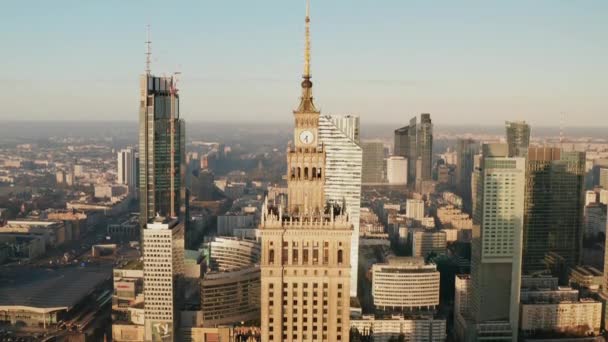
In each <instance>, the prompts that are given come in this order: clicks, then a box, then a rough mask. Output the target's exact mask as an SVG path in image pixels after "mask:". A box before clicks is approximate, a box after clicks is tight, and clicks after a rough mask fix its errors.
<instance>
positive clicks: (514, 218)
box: [468, 144, 526, 340]
mask: <svg viewBox="0 0 608 342" xmlns="http://www.w3.org/2000/svg"><path fill="white" fill-rule="evenodd" d="M508 155H509V149H508V146H507V145H506V144H486V145H483V156H482V158H481V160H480V163H479V164H478V167H477V168H476V170H475V172H474V175H473V192H474V193H475V196H474V197H475V199H476V203H474V205H473V224H474V226H473V241H472V244H471V301H470V309H471V310H470V311H471V312H470V314H471V318H472V321H473V322H474V323H475V324H476V326H477V328H474V327H471V328H470V329H468V330H469V331H481V330H480V329H481V328H480V327H481V326H486V327H491V328H488V329H490V330H492V329H495V328H497V326H496V322H505V323H506V324H507V325H509V326H510V328H511V334H512V336H517V328H518V322H519V297H520V281H521V258H522V240H523V227H522V226H523V203H524V188H525V172H526V166H525V163H526V159H525V158H523V157H508ZM486 323H488V324H489V325H487V324H486ZM503 325H504V324H503ZM501 326H502V325H501ZM500 329H503V328H500ZM476 340H479V336H477V338H476Z"/></svg>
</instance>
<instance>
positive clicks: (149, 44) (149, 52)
mask: <svg viewBox="0 0 608 342" xmlns="http://www.w3.org/2000/svg"><path fill="white" fill-rule="evenodd" d="M146 33H147V34H146V42H145V43H146V74H147V75H150V73H151V70H150V58H151V56H152V41H151V40H150V24H148V25H147V26H146Z"/></svg>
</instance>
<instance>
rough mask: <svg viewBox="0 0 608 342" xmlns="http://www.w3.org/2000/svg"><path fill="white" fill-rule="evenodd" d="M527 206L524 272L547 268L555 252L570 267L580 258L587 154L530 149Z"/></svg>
mask: <svg viewBox="0 0 608 342" xmlns="http://www.w3.org/2000/svg"><path fill="white" fill-rule="evenodd" d="M527 154H528V158H527V163H526V193H525V206H524V241H523V242H524V243H523V265H522V266H523V272H524V273H529V272H533V271H538V270H544V269H545V268H546V267H545V265H544V263H543V261H544V258H545V254H547V253H548V252H555V253H557V254H559V255H560V256H561V257H563V258H564V261H565V263H566V264H567V265H568V266H571V265H577V264H578V263H579V260H580V253H581V244H582V232H583V208H584V205H585V201H584V198H583V196H584V194H583V190H584V176H585V153H583V152H563V151H561V150H560V149H559V148H541V147H534V148H529V149H528V153H527Z"/></svg>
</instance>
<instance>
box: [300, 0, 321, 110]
mask: <svg viewBox="0 0 608 342" xmlns="http://www.w3.org/2000/svg"><path fill="white" fill-rule="evenodd" d="M304 23H305V24H306V30H305V43H304V74H303V75H302V78H303V79H304V80H303V81H302V98H301V99H300V106H298V109H297V110H296V112H298V113H316V112H317V109H316V108H315V105H314V103H313V101H312V82H311V81H310V78H311V74H310V0H306V18H305V19H304Z"/></svg>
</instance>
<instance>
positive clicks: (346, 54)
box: [0, 0, 608, 126]
mask: <svg viewBox="0 0 608 342" xmlns="http://www.w3.org/2000/svg"><path fill="white" fill-rule="evenodd" d="M304 4H305V2H304V0H298V1H296V0H260V1H251V0H249V1H244V0H214V1H210V0H202V1H201V0H197V1H167V0H164V1H151V0H148V1H135V0H133V1H124V0H120V1H109V0H105V1H88V0H87V1H85V0H74V1H63V0H54V1H42V0H41V1H26V0H20V1H8V0H7V1H2V2H1V3H0V44H1V45H0V46H1V48H0V103H2V107H1V108H2V109H1V110H0V123H1V121H2V120H7V119H32V120H36V119H52V120H54V119H67V120H73V119H74V120H108V119H121V120H137V106H138V75H139V74H140V73H142V71H143V69H144V41H145V27H146V24H148V23H149V24H150V25H151V27H152V41H153V46H152V50H153V63H152V70H153V72H154V73H156V74H162V73H166V74H169V73H171V72H173V71H176V70H179V71H181V72H182V80H181V85H180V88H181V96H182V98H181V103H182V117H184V118H186V120H196V121H223V120H230V121H236V120H243V119H244V120H246V121H271V120H274V121H284V122H288V121H290V120H292V116H291V111H292V109H294V108H295V107H296V105H297V102H298V96H299V83H300V75H301V73H302V60H303V52H302V49H303V45H304V43H303V37H304V35H303V31H304V24H303V16H304V7H305V6H304ZM312 39H313V41H312V74H313V82H314V93H315V96H316V102H317V105H318V107H320V108H321V110H322V112H323V113H327V114H344V113H352V114H358V115H360V116H361V118H362V124H365V122H368V121H374V122H395V123H397V122H402V123H406V122H407V121H408V119H409V117H411V116H412V115H414V114H416V113H420V112H430V113H431V114H432V118H433V121H434V122H436V123H440V124H441V123H443V124H458V123H463V124H475V123H479V124H501V123H502V122H503V121H504V120H514V119H526V120H528V121H529V122H531V123H532V124H533V125H558V124H559V120H560V115H561V114H560V113H564V123H565V124H566V125H605V126H608V100H607V99H608V95H607V94H608V1H606V0H579V1H573V0H568V1H565V0H563V1H560V0H536V1H530V0H508V1H488V0H462V1H454V0H445V1H438V0H433V1H428V0H420V1H409V0H322V1H321V0H312Z"/></svg>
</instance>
